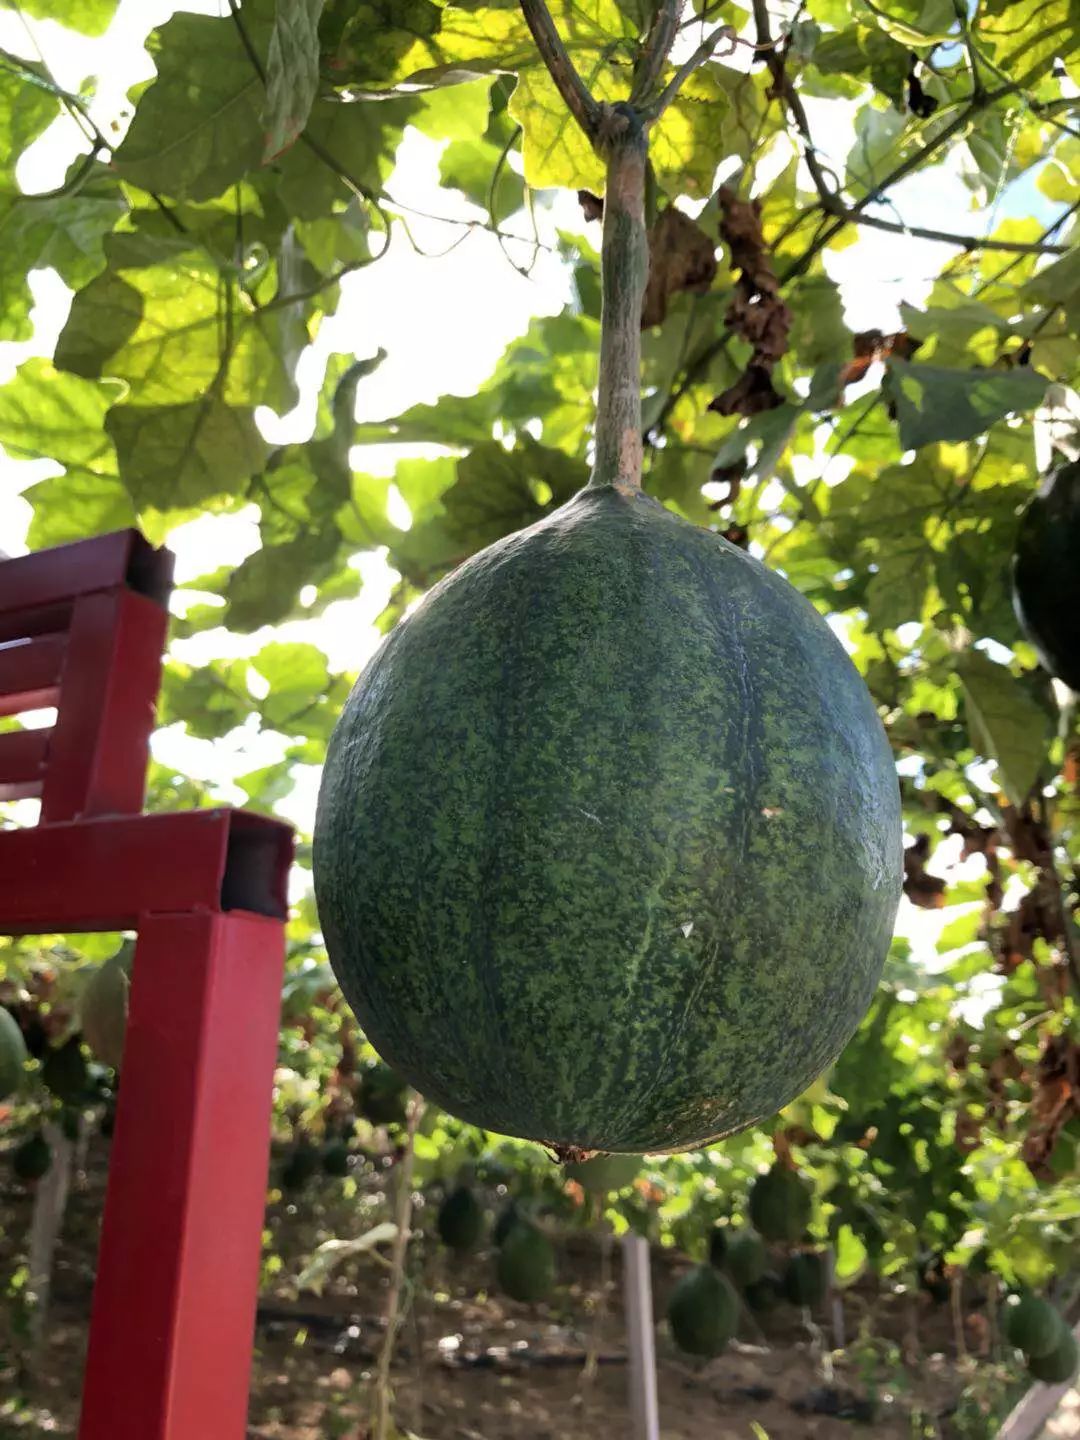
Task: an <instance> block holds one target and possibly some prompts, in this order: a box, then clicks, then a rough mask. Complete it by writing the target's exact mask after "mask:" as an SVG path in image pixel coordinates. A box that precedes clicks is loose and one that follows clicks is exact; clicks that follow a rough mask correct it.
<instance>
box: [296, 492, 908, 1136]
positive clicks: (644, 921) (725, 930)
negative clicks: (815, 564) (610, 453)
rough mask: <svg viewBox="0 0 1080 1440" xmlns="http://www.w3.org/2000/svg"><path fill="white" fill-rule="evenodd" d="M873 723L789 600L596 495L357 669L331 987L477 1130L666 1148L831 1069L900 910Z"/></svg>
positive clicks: (648, 512) (862, 699) (339, 832)
mask: <svg viewBox="0 0 1080 1440" xmlns="http://www.w3.org/2000/svg"><path fill="white" fill-rule="evenodd" d="M900 851H901V840H900V806H899V792H898V787H897V781H896V775H895V771H894V769H893V764H892V759H891V755H890V752H889V747H888V744H887V743H886V740H885V735H884V732H883V730H882V727H881V722H880V720H879V719H878V716H877V714H876V712H875V710H874V707H873V705H872V703H871V700H870V697H869V695H868V693H867V691H866V688H865V686H864V685H863V682H862V680H861V679H860V678H859V676H858V674H857V672H856V671H855V669H854V667H853V666H852V664H851V662H850V660H849V659H848V657H847V655H846V654H845V653H844V650H843V648H842V647H841V646H840V644H839V642H838V641H837V640H836V638H835V636H834V635H833V634H832V632H831V630H830V629H829V627H828V626H827V625H826V623H825V622H824V620H822V619H821V617H820V616H819V615H818V614H817V612H816V611H815V610H814V609H813V607H812V606H811V605H809V604H808V603H807V602H806V601H805V600H804V599H803V598H802V597H801V596H800V595H799V594H798V593H797V592H796V591H795V590H794V589H792V587H791V586H790V585H788V584H787V582H786V581H785V580H783V579H781V578H780V577H779V576H777V575H775V574H772V573H771V572H770V571H768V570H767V569H765V568H764V566H762V565H760V564H759V563H758V562H757V561H756V560H753V559H751V558H750V557H749V556H747V555H746V554H744V553H743V552H742V551H740V550H737V549H736V548H735V547H734V546H731V545H729V544H728V543H727V542H726V541H724V540H722V539H721V538H720V537H719V536H718V535H716V534H714V533H712V532H711V531H708V530H703V529H699V528H698V527H696V526H694V525H690V524H688V523H686V522H685V521H683V520H681V519H679V518H677V517H676V516H674V515H672V514H671V513H670V512H668V511H667V510H665V509H664V508H663V507H662V506H661V505H659V504H658V503H657V502H656V501H655V500H652V499H650V498H649V497H647V496H646V495H644V494H642V493H641V492H640V491H637V492H631V493H625V492H624V491H622V490H621V489H619V488H617V487H615V486H596V487H590V488H587V489H586V490H584V491H583V492H582V493H581V494H580V495H578V496H577V497H576V498H575V499H574V500H572V501H571V502H570V503H569V504H567V505H565V506H563V507H562V509H560V510H558V511H556V512H555V513H554V514H553V515H551V516H550V517H549V518H547V519H545V520H543V521H541V522H540V523H539V524H538V525H535V526H533V527H532V528H531V529H529V530H526V531H524V532H522V533H521V534H518V535H513V536H511V537H509V538H508V539H505V540H502V541H500V542H498V543H497V544H495V545H493V546H491V547H490V548H489V549H487V550H484V551H482V552H481V553H480V554H479V555H477V556H475V557H474V558H473V559H471V560H470V561H468V562H466V564H464V565H463V566H462V567H461V568H460V569H459V570H457V571H455V572H454V574H453V575H451V576H449V577H448V578H447V579H446V580H444V581H443V582H442V583H441V584H439V585H437V586H436V587H435V589H434V590H432V591H431V592H430V594H429V595H428V596H427V597H426V599H425V600H424V601H423V602H422V603H421V604H420V605H419V606H418V608H417V609H416V611H415V612H414V613H413V614H412V615H411V616H409V617H408V618H407V619H406V620H404V621H402V623H401V624H400V625H399V626H398V627H397V629H396V630H395V631H394V632H393V634H392V635H391V636H390V638H389V640H388V641H387V642H386V643H385V644H384V645H383V647H382V649H381V650H380V651H379V652H378V654H377V655H376V657H375V658H374V659H373V660H372V661H371V663H370V664H369V665H368V667H367V669H366V670H365V671H364V674H363V675H362V677H361V679H360V681H359V683H358V684H357V686H356V688H355V689H354V691H353V693H352V695H351V697H350V699H349V701H348V704H347V706H346V708H345V711H344V714H343V716H342V718H341V721H340V723H339V725H338V727H337V730H336V731H335V734H334V737H333V739H332V742H331V745H330V751H329V755H328V758H327V764H326V770H325V773H324V777H323V783H322V793H321V796H320V807H319V816H318V821H317V825H316V832H315V881H316V889H317V895H318V901H319V913H320V917H321V921H322V927H323V930H324V933H325V936H326V943H327V948H328V951H329V954H330V959H331V961H332V963H333V966H334V969H335V971H336V973H337V976H338V978H339V980H340V982H341V985H342V988H343V990H344V992H345V995H346V997H347V999H348V1000H349V1002H350V1003H351V1004H352V1005H353V1007H354V1008H355V1010H356V1012H357V1014H358V1016H359V1017H360V1020H361V1022H362V1024H363V1026H364V1030H365V1033H366V1034H367V1035H368V1036H369V1037H370V1039H371V1041H372V1043H373V1044H374V1045H375V1046H376V1048H377V1049H378V1050H379V1053H380V1054H381V1055H383V1056H384V1057H385V1058H386V1059H387V1060H388V1061H389V1062H390V1063H391V1064H392V1065H393V1066H394V1067H395V1068H396V1069H398V1070H399V1071H400V1072H401V1073H402V1074H403V1075H404V1076H406V1078H407V1079H408V1080H409V1082H410V1083H411V1084H413V1085H415V1086H416V1088H417V1089H418V1090H420V1091H421V1092H422V1093H423V1094H425V1095H426V1096H428V1097H429V1098H430V1099H432V1100H434V1101H436V1102H437V1103H439V1104H441V1105H443V1106H445V1107H446V1108H447V1109H449V1110H450V1111H452V1112H453V1113H454V1114H456V1115H459V1116H461V1117H462V1118H463V1119H466V1120H469V1121H471V1122H472V1123H474V1124H476V1125H480V1126H483V1127H484V1128H486V1129H488V1130H494V1131H497V1132H500V1133H504V1134H512V1135H519V1136H524V1137H527V1138H529V1139H533V1140H539V1141H543V1142H545V1143H547V1144H550V1145H553V1146H556V1147H580V1148H581V1149H585V1150H620V1151H648V1150H672V1149H677V1148H683V1147H687V1146H690V1145H694V1144H697V1143H699V1142H701V1141H704V1140H706V1139H709V1138H711V1137H714V1136H719V1135H723V1134H729V1133H731V1132H732V1131H735V1130H738V1129H741V1128H742V1127H744V1126H746V1125H749V1124H751V1123H752V1122H754V1121H755V1120H758V1119H761V1118H763V1117H765V1116H768V1115H771V1114H773V1113H774V1112H775V1111H776V1110H777V1109H779V1108H780V1107H781V1106H782V1105H785V1104H786V1103H787V1102H788V1101H789V1100H791V1099H792V1098H793V1097H794V1096H796V1095H797V1094H799V1092H800V1091H801V1090H803V1089H804V1088H805V1087H806V1086H807V1085H808V1084H809V1083H810V1082H811V1080H813V1079H814V1077H815V1076H816V1075H817V1074H818V1073H819V1072H820V1071H821V1070H822V1069H823V1068H824V1066H826V1065H827V1064H828V1063H829V1062H830V1061H831V1060H832V1059H834V1057H835V1056H836V1055H837V1054H838V1053H839V1051H840V1049H841V1048H842V1047H843V1045H844V1043H845V1042H846V1041H847V1039H848V1037H849V1036H850V1035H851V1033H852V1031H853V1030H854V1029H855V1026H856V1025H857V1024H858V1022H859V1020H860V1018H861V1017H862V1015H863V1013H864V1011H865V1010H866V1007H867V1005H868V1004H869V1001H870V997H871V995H872V994H873V991H874V987H875V985H876V983H877V980H878V976H879V974H880V970H881V966H882V962H883V960H884V957H885V952H886V950H887V948H888V944H889V938H890V935H891V933H892V922H893V916H894V914H895V911H896V906H897V901H898V898H899V865H900Z"/></svg>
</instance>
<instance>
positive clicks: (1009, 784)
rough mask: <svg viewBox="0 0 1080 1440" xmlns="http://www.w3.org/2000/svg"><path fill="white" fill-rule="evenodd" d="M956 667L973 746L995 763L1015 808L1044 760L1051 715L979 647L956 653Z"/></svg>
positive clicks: (1020, 803) (1000, 780)
mask: <svg viewBox="0 0 1080 1440" xmlns="http://www.w3.org/2000/svg"><path fill="white" fill-rule="evenodd" d="M956 671H957V674H958V675H959V676H960V683H961V684H962V685H963V687H964V700H965V707H966V711H967V719H968V725H969V727H970V730H971V738H972V742H973V744H974V746H975V749H976V750H977V751H978V752H979V753H980V754H981V755H983V756H984V757H985V758H986V759H987V760H996V761H997V774H998V781H999V783H1000V785H1001V788H1002V790H1004V792H1005V794H1006V795H1007V796H1008V797H1009V800H1010V801H1011V803H1012V804H1013V805H1015V806H1017V807H1019V806H1021V805H1023V803H1024V801H1025V800H1026V799H1027V796H1028V792H1029V791H1030V790H1031V787H1032V786H1033V785H1034V784H1035V782H1036V780H1037V779H1038V778H1039V774H1040V772H1041V771H1042V768H1043V766H1044V765H1045V764H1046V750H1047V745H1048V744H1049V741H1050V737H1051V731H1052V726H1051V721H1050V716H1049V714H1048V713H1047V712H1046V711H1045V710H1044V709H1043V708H1042V706H1040V705H1038V704H1037V703H1036V702H1035V701H1034V700H1033V699H1032V697H1031V695H1030V694H1029V692H1028V691H1027V690H1026V689H1025V688H1024V686H1023V685H1022V684H1021V682H1020V681H1019V680H1018V679H1017V678H1016V676H1015V675H1013V674H1012V672H1011V671H1010V670H1007V669H1006V668H1005V666H1004V665H995V664H994V662H993V661H992V660H990V659H988V658H987V657H986V656H985V655H984V654H983V653H982V652H981V651H979V650H968V651H966V652H965V653H964V654H963V655H959V656H958V657H957V660H956Z"/></svg>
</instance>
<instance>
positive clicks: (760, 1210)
mask: <svg viewBox="0 0 1080 1440" xmlns="http://www.w3.org/2000/svg"><path fill="white" fill-rule="evenodd" d="M811 1205H812V1196H811V1193H810V1190H809V1189H808V1187H807V1185H806V1183H805V1182H804V1181H802V1180H800V1179H799V1177H798V1175H796V1174H795V1172H794V1171H793V1170H788V1169H787V1168H786V1167H785V1166H783V1165H774V1166H773V1168H772V1169H771V1170H770V1171H769V1172H768V1174H766V1175H759V1176H758V1178H757V1179H756V1180H755V1181H754V1183H753V1185H751V1187H750V1203H749V1210H750V1219H751V1220H752V1221H753V1224H754V1229H755V1230H757V1231H758V1233H759V1234H761V1235H764V1236H765V1239H766V1240H774V1241H784V1242H785V1243H787V1244H793V1243H794V1242H795V1241H796V1240H801V1239H802V1236H803V1232H804V1231H805V1230H806V1227H807V1225H808V1224H809V1223H810V1209H811Z"/></svg>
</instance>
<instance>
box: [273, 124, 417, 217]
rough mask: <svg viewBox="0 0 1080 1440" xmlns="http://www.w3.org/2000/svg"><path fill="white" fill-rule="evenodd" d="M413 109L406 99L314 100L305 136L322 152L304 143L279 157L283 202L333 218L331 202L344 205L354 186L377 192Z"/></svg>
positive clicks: (309, 214) (300, 213)
mask: <svg viewBox="0 0 1080 1440" xmlns="http://www.w3.org/2000/svg"><path fill="white" fill-rule="evenodd" d="M416 108H417V107H416V102H415V101H414V100H408V99H402V100H383V101H380V102H379V103H378V104H377V105H375V104H369V105H361V104H357V105H342V104H341V103H339V102H335V101H333V100H316V101H315V104H314V105H313V106H312V109H311V116H310V118H309V120H308V124H307V127H306V130H305V132H304V134H305V136H306V137H307V138H308V139H309V140H311V141H313V142H314V143H315V145H316V146H318V149H319V151H320V152H321V153H320V156H318V157H317V156H316V155H315V154H314V153H313V151H312V150H310V149H309V148H308V146H307V145H306V144H300V145H294V146H293V147H292V148H291V149H290V150H288V151H286V153H285V154H284V155H282V156H280V157H279V159H278V161H277V168H278V172H279V175H280V179H279V181H278V193H279V196H280V199H281V201H282V203H283V204H285V205H286V206H288V208H289V209H290V210H291V211H292V212H293V213H294V214H296V215H298V216H300V217H302V218H304V219H311V220H315V219H318V218H319V217H321V216H328V215H331V214H332V213H333V206H334V205H335V203H340V204H342V205H343V204H345V202H346V201H348V200H349V199H350V198H351V197H352V196H353V194H354V192H355V189H356V187H359V188H361V189H363V190H367V191H371V192H377V191H379V190H381V189H382V187H383V182H384V181H385V180H386V178H387V176H388V175H389V174H390V171H391V170H392V168H393V164H394V155H395V152H396V150H397V145H398V141H399V140H400V139H401V136H402V133H403V131H404V127H405V124H406V122H407V121H408V120H409V119H410V118H411V117H412V116H413V114H414V113H415V110H416ZM322 156H325V157H327V158H328V160H329V162H330V163H327V160H326V159H323V158H321V157H322ZM343 176H347V177H348V178H347V179H345V178H343Z"/></svg>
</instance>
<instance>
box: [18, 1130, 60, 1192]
mask: <svg viewBox="0 0 1080 1440" xmlns="http://www.w3.org/2000/svg"><path fill="white" fill-rule="evenodd" d="M51 1164H52V1147H51V1146H50V1144H49V1142H48V1141H47V1140H46V1139H45V1136H44V1135H42V1134H40V1133H38V1134H36V1135H31V1136H30V1137H29V1138H28V1139H26V1140H24V1141H23V1142H22V1144H21V1145H18V1146H16V1148H15V1150H14V1151H13V1153H12V1156H11V1168H12V1170H13V1171H14V1172H15V1176H16V1178H17V1179H19V1180H24V1181H31V1180H40V1179H42V1177H43V1176H45V1175H47V1174H48V1172H49V1166H50V1165H51Z"/></svg>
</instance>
